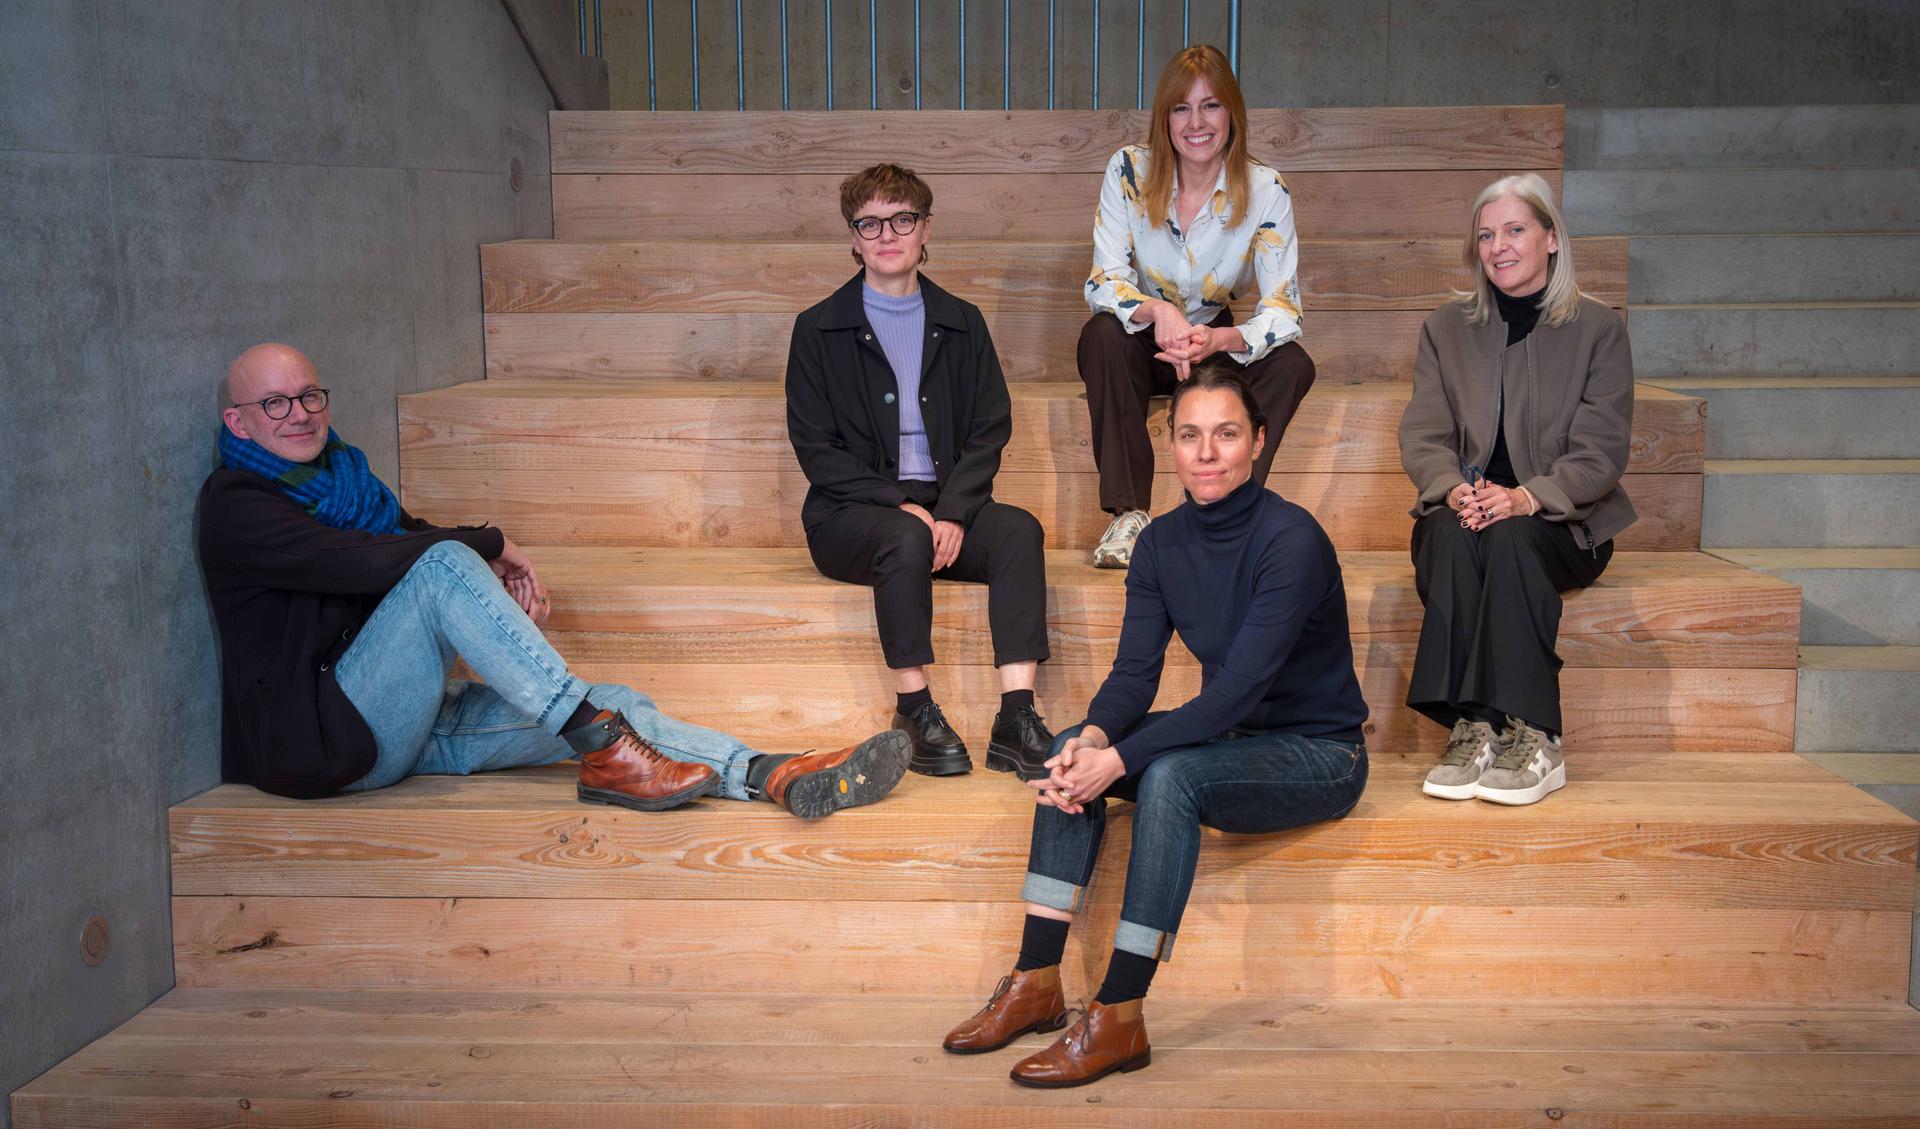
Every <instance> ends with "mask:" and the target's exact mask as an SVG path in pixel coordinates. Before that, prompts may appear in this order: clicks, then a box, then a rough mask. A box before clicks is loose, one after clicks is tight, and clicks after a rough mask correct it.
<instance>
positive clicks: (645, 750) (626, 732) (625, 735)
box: [615, 717, 667, 761]
mask: <svg viewBox="0 0 1920 1129" xmlns="http://www.w3.org/2000/svg"><path fill="white" fill-rule="evenodd" d="M622 739H624V740H628V741H631V742H633V746H634V748H635V749H636V750H637V751H638V752H639V753H640V755H641V756H643V757H646V758H647V759H648V760H656V761H663V760H666V759H667V757H666V754H665V753H662V752H661V751H660V750H659V749H656V748H654V747H653V742H651V741H649V740H647V739H646V738H645V737H642V736H640V734H638V733H636V732H635V731H634V728H633V726H632V725H631V724H630V723H629V722H628V721H627V719H626V718H624V717H622V718H621V719H620V735H619V737H618V738H615V740H616V741H617V740H622Z"/></svg>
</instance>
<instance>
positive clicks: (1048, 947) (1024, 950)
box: [1013, 913, 1071, 972]
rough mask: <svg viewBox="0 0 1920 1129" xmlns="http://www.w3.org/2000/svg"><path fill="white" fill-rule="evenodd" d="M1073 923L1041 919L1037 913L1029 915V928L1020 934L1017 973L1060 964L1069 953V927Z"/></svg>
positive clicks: (1016, 962)
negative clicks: (1061, 959) (1062, 958)
mask: <svg viewBox="0 0 1920 1129" xmlns="http://www.w3.org/2000/svg"><path fill="white" fill-rule="evenodd" d="M1070 924H1071V922H1066V921H1055V920H1054V919H1053V918H1051V917H1041V916H1040V915H1039V914H1037V913H1030V914H1028V915H1027V926H1026V928H1025V929H1023V930H1021V932H1020V959H1019V960H1017V961H1015V962H1014V965H1013V970H1014V971H1015V972H1032V971H1033V970H1034V969H1036V968H1047V967H1050V966H1052V965H1056V964H1059V963H1060V958H1061V957H1063V956H1065V955H1066V953H1067V926H1068V925H1070Z"/></svg>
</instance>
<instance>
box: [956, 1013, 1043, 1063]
mask: <svg viewBox="0 0 1920 1129" xmlns="http://www.w3.org/2000/svg"><path fill="white" fill-rule="evenodd" d="M1066 1025H1067V1013H1066V1012H1064V1011H1063V1012H1061V1013H1060V1014H1059V1015H1056V1016H1054V1017H1053V1018H1052V1019H1043V1020H1041V1021H1040V1022H1038V1023H1035V1024H1033V1025H1031V1026H1029V1027H1025V1028H1022V1029H1021V1030H1018V1031H1015V1032H1014V1033H1013V1034H1011V1035H1008V1036H1007V1037H1006V1038H1004V1039H1002V1040H1000V1041H999V1042H997V1043H995V1044H994V1045H992V1046H991V1047H949V1046H947V1045H946V1044H945V1043H942V1044H940V1049H941V1050H944V1051H946V1052H947V1053H948V1054H950V1055H984V1054H992V1053H993V1052H994V1051H999V1050H1005V1049H1006V1048H1007V1047H1009V1046H1011V1045H1012V1044H1013V1042H1014V1041H1015V1040H1016V1039H1020V1038H1022V1037H1024V1036H1027V1035H1036V1034H1037V1035H1051V1034H1053V1033H1054V1032H1055V1031H1058V1030H1060V1029H1061V1028H1062V1027H1065V1026H1066Z"/></svg>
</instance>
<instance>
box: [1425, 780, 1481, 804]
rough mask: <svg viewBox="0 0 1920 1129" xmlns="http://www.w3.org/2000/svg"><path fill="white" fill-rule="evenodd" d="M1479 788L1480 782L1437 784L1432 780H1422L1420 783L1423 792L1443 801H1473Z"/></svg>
mask: <svg viewBox="0 0 1920 1129" xmlns="http://www.w3.org/2000/svg"><path fill="white" fill-rule="evenodd" d="M1479 786H1480V782H1479V781H1478V780H1475V781H1473V782H1471V783H1467V784H1435V783H1434V782H1433V781H1431V780H1422V781H1421V782H1420V790H1421V791H1422V792H1425V793H1426V794H1427V795H1429V796H1433V797H1436V798H1438V799H1442V800H1471V799H1473V792H1474V789H1476V788H1478V787H1479Z"/></svg>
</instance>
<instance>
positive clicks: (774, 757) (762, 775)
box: [747, 753, 793, 796]
mask: <svg viewBox="0 0 1920 1129" xmlns="http://www.w3.org/2000/svg"><path fill="white" fill-rule="evenodd" d="M792 759H793V754H792V753H761V754H760V755H759V756H757V757H752V758H750V759H748V761H747V791H749V792H751V793H753V794H754V795H756V796H763V795H765V794H766V791H767V777H769V776H772V775H773V770H774V769H776V768H779V767H780V766H781V765H783V764H785V763H787V762H788V761H790V760H792Z"/></svg>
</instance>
